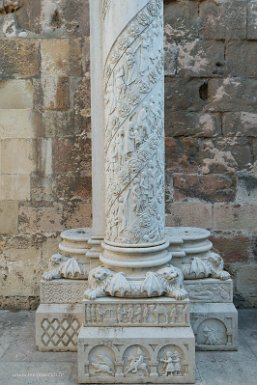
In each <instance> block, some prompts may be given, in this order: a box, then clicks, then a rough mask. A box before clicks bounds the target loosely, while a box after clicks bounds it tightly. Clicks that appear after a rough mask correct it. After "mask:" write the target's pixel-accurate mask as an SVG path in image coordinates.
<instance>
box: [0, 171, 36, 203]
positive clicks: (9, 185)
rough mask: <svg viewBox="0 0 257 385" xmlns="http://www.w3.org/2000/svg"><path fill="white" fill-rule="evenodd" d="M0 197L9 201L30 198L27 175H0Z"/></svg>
mask: <svg viewBox="0 0 257 385" xmlns="http://www.w3.org/2000/svg"><path fill="white" fill-rule="evenodd" d="M0 189H1V191H0V199H2V200H10V201H24V200H29V198H30V177H29V175H19V174H17V175H15V174H13V175H1V176H0Z"/></svg>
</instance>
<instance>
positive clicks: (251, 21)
mask: <svg viewBox="0 0 257 385" xmlns="http://www.w3.org/2000/svg"><path fill="white" fill-rule="evenodd" d="M247 11H248V14H247V39H248V40H256V38H257V4H256V1H254V0H250V1H248V2H247Z"/></svg>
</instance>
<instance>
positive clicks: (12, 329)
mask: <svg viewBox="0 0 257 385" xmlns="http://www.w3.org/2000/svg"><path fill="white" fill-rule="evenodd" d="M34 319H35V313H34V312H26V311H20V312H10V311H0V384H1V385H44V384H47V385H73V384H76V383H77V354H76V353H41V352H38V351H37V350H36V347H35V341H34V335H35V327H34V323H35V322H34ZM196 356H197V372H196V376H197V380H196V384H197V385H256V384H257V310H241V311H239V350H238V352H198V353H197V355H196Z"/></svg>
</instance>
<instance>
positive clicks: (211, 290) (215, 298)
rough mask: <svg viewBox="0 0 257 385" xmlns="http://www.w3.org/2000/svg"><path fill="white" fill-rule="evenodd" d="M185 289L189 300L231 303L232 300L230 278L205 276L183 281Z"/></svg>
mask: <svg viewBox="0 0 257 385" xmlns="http://www.w3.org/2000/svg"><path fill="white" fill-rule="evenodd" d="M184 285H185V289H186V291H187V292H188V294H189V299H190V301H191V302H204V303H231V302H233V282H232V279H228V280H227V281H221V280H220V279H214V278H206V279H199V280H186V281H184Z"/></svg>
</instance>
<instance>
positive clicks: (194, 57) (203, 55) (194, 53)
mask: <svg viewBox="0 0 257 385" xmlns="http://www.w3.org/2000/svg"><path fill="white" fill-rule="evenodd" d="M224 67H225V60H224V43H223V42H220V41H219V42H218V41H203V40H202V39H195V40H192V41H186V42H185V41H184V42H182V43H179V44H178V64H177V74H178V76H181V77H193V76H194V77H196V76H197V77H213V76H222V75H224V72H225V70H226V69H225V68H224Z"/></svg>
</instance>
